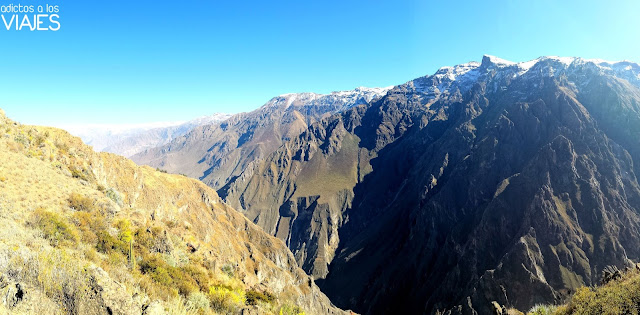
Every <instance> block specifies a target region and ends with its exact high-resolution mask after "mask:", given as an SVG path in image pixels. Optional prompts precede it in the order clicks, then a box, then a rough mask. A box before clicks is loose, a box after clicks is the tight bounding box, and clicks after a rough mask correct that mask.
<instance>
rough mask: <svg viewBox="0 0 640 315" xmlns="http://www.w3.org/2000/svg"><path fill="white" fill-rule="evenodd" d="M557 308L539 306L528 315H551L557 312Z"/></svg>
mask: <svg viewBox="0 0 640 315" xmlns="http://www.w3.org/2000/svg"><path fill="white" fill-rule="evenodd" d="M556 308H557V307H556V306H553V305H542V304H538V305H536V306H534V307H533V308H531V309H530V310H529V311H528V312H527V314H531V315H551V314H553V313H554V312H555V311H556Z"/></svg>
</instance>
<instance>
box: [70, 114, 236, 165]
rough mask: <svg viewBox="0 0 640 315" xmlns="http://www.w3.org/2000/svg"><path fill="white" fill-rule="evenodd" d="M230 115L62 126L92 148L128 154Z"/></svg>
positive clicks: (158, 144) (220, 120) (152, 146)
mask: <svg viewBox="0 0 640 315" xmlns="http://www.w3.org/2000/svg"><path fill="white" fill-rule="evenodd" d="M229 117H231V115H230V114H223V113H218V114H213V115H211V116H203V117H200V118H196V119H193V120H190V121H187V122H172V123H151V124H142V125H131V126H128V125H113V126H112V125H75V126H73V125H72V126H62V129H65V130H67V131H69V132H70V133H71V134H73V135H75V136H78V137H80V138H82V140H83V141H84V142H85V143H86V144H88V145H91V146H93V149H94V150H96V151H102V152H111V153H115V154H119V155H122V156H125V157H130V156H132V155H135V154H137V153H139V152H142V151H144V150H147V149H151V148H155V147H159V146H162V145H165V144H167V143H169V142H171V140H173V139H175V138H177V137H180V136H182V135H185V134H186V133H188V132H189V131H191V130H193V129H194V128H195V127H198V126H204V125H210V124H216V123H219V122H222V121H224V120H226V119H228V118H229Z"/></svg>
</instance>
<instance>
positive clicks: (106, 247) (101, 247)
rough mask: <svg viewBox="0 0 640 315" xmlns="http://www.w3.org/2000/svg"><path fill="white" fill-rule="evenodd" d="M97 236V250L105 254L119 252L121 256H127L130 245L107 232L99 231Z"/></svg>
mask: <svg viewBox="0 0 640 315" xmlns="http://www.w3.org/2000/svg"><path fill="white" fill-rule="evenodd" d="M96 236H97V242H96V249H97V250H98V251H99V252H101V253H103V254H109V253H111V252H112V251H117V252H120V253H121V254H125V253H127V251H128V250H129V245H128V244H126V243H124V242H123V241H121V240H119V239H118V238H116V237H114V236H112V235H111V234H109V232H107V231H106V230H102V231H98V232H97V233H96Z"/></svg>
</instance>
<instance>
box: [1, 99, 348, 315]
mask: <svg viewBox="0 0 640 315" xmlns="http://www.w3.org/2000/svg"><path fill="white" fill-rule="evenodd" d="M0 130H2V136H1V137H0V161H1V163H0V290H1V294H2V299H0V314H212V313H215V314H299V313H304V312H306V313H309V314H345V313H346V312H343V311H341V310H340V309H337V308H336V307H335V306H333V305H332V304H331V302H330V301H329V300H328V299H327V297H326V296H325V295H324V294H323V293H322V292H320V289H319V288H318V287H317V286H316V285H315V283H314V281H313V279H311V278H310V277H309V276H307V275H306V274H305V272H304V271H303V270H302V269H300V268H299V267H298V266H297V264H296V262H295V259H294V257H293V255H292V254H291V253H290V252H289V250H288V249H287V247H286V246H285V245H284V243H283V242H282V241H280V240H278V239H276V238H275V237H272V236H270V235H268V234H266V233H264V232H263V231H262V230H261V229H260V228H259V227H258V226H256V225H255V224H253V223H251V222H250V221H248V220H247V219H246V218H245V217H244V216H243V215H242V214H240V213H238V212H237V211H235V210H234V209H232V208H231V207H229V206H228V205H226V204H225V203H224V202H222V200H221V199H220V198H219V197H218V195H217V194H216V192H215V191H214V190H213V189H211V188H209V187H207V186H205V185H204V184H202V183H201V182H199V181H197V180H194V179H190V178H187V177H184V176H181V175H170V174H164V173H162V172H159V171H156V170H154V169H152V168H149V167H140V166H137V165H135V163H133V162H131V161H130V160H127V159H125V158H123V157H120V156H117V155H114V154H110V153H95V152H94V151H93V150H91V148H90V147H89V146H87V145H85V144H83V143H82V141H80V139H78V138H76V137H72V136H70V135H69V134H68V133H67V132H65V131H63V130H60V129H55V128H48V127H38V126H23V125H20V124H18V123H16V122H13V121H11V120H9V119H7V118H6V117H5V116H4V113H3V112H2V110H0Z"/></svg>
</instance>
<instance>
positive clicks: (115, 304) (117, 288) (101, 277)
mask: <svg viewBox="0 0 640 315" xmlns="http://www.w3.org/2000/svg"><path fill="white" fill-rule="evenodd" d="M87 273H88V274H89V284H90V286H91V289H92V291H93V292H95V294H96V300H97V306H96V307H97V308H98V310H95V311H97V312H105V313H109V314H140V312H141V310H142V305H141V303H140V301H139V300H136V299H134V298H133V297H132V296H131V295H129V294H127V292H126V290H125V288H124V286H122V285H121V284H119V283H117V282H115V281H113V280H112V279H111V278H110V277H109V275H108V274H107V272H106V271H104V270H103V269H102V268H100V267H97V266H95V265H92V266H90V267H89V268H88V270H87Z"/></svg>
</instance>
